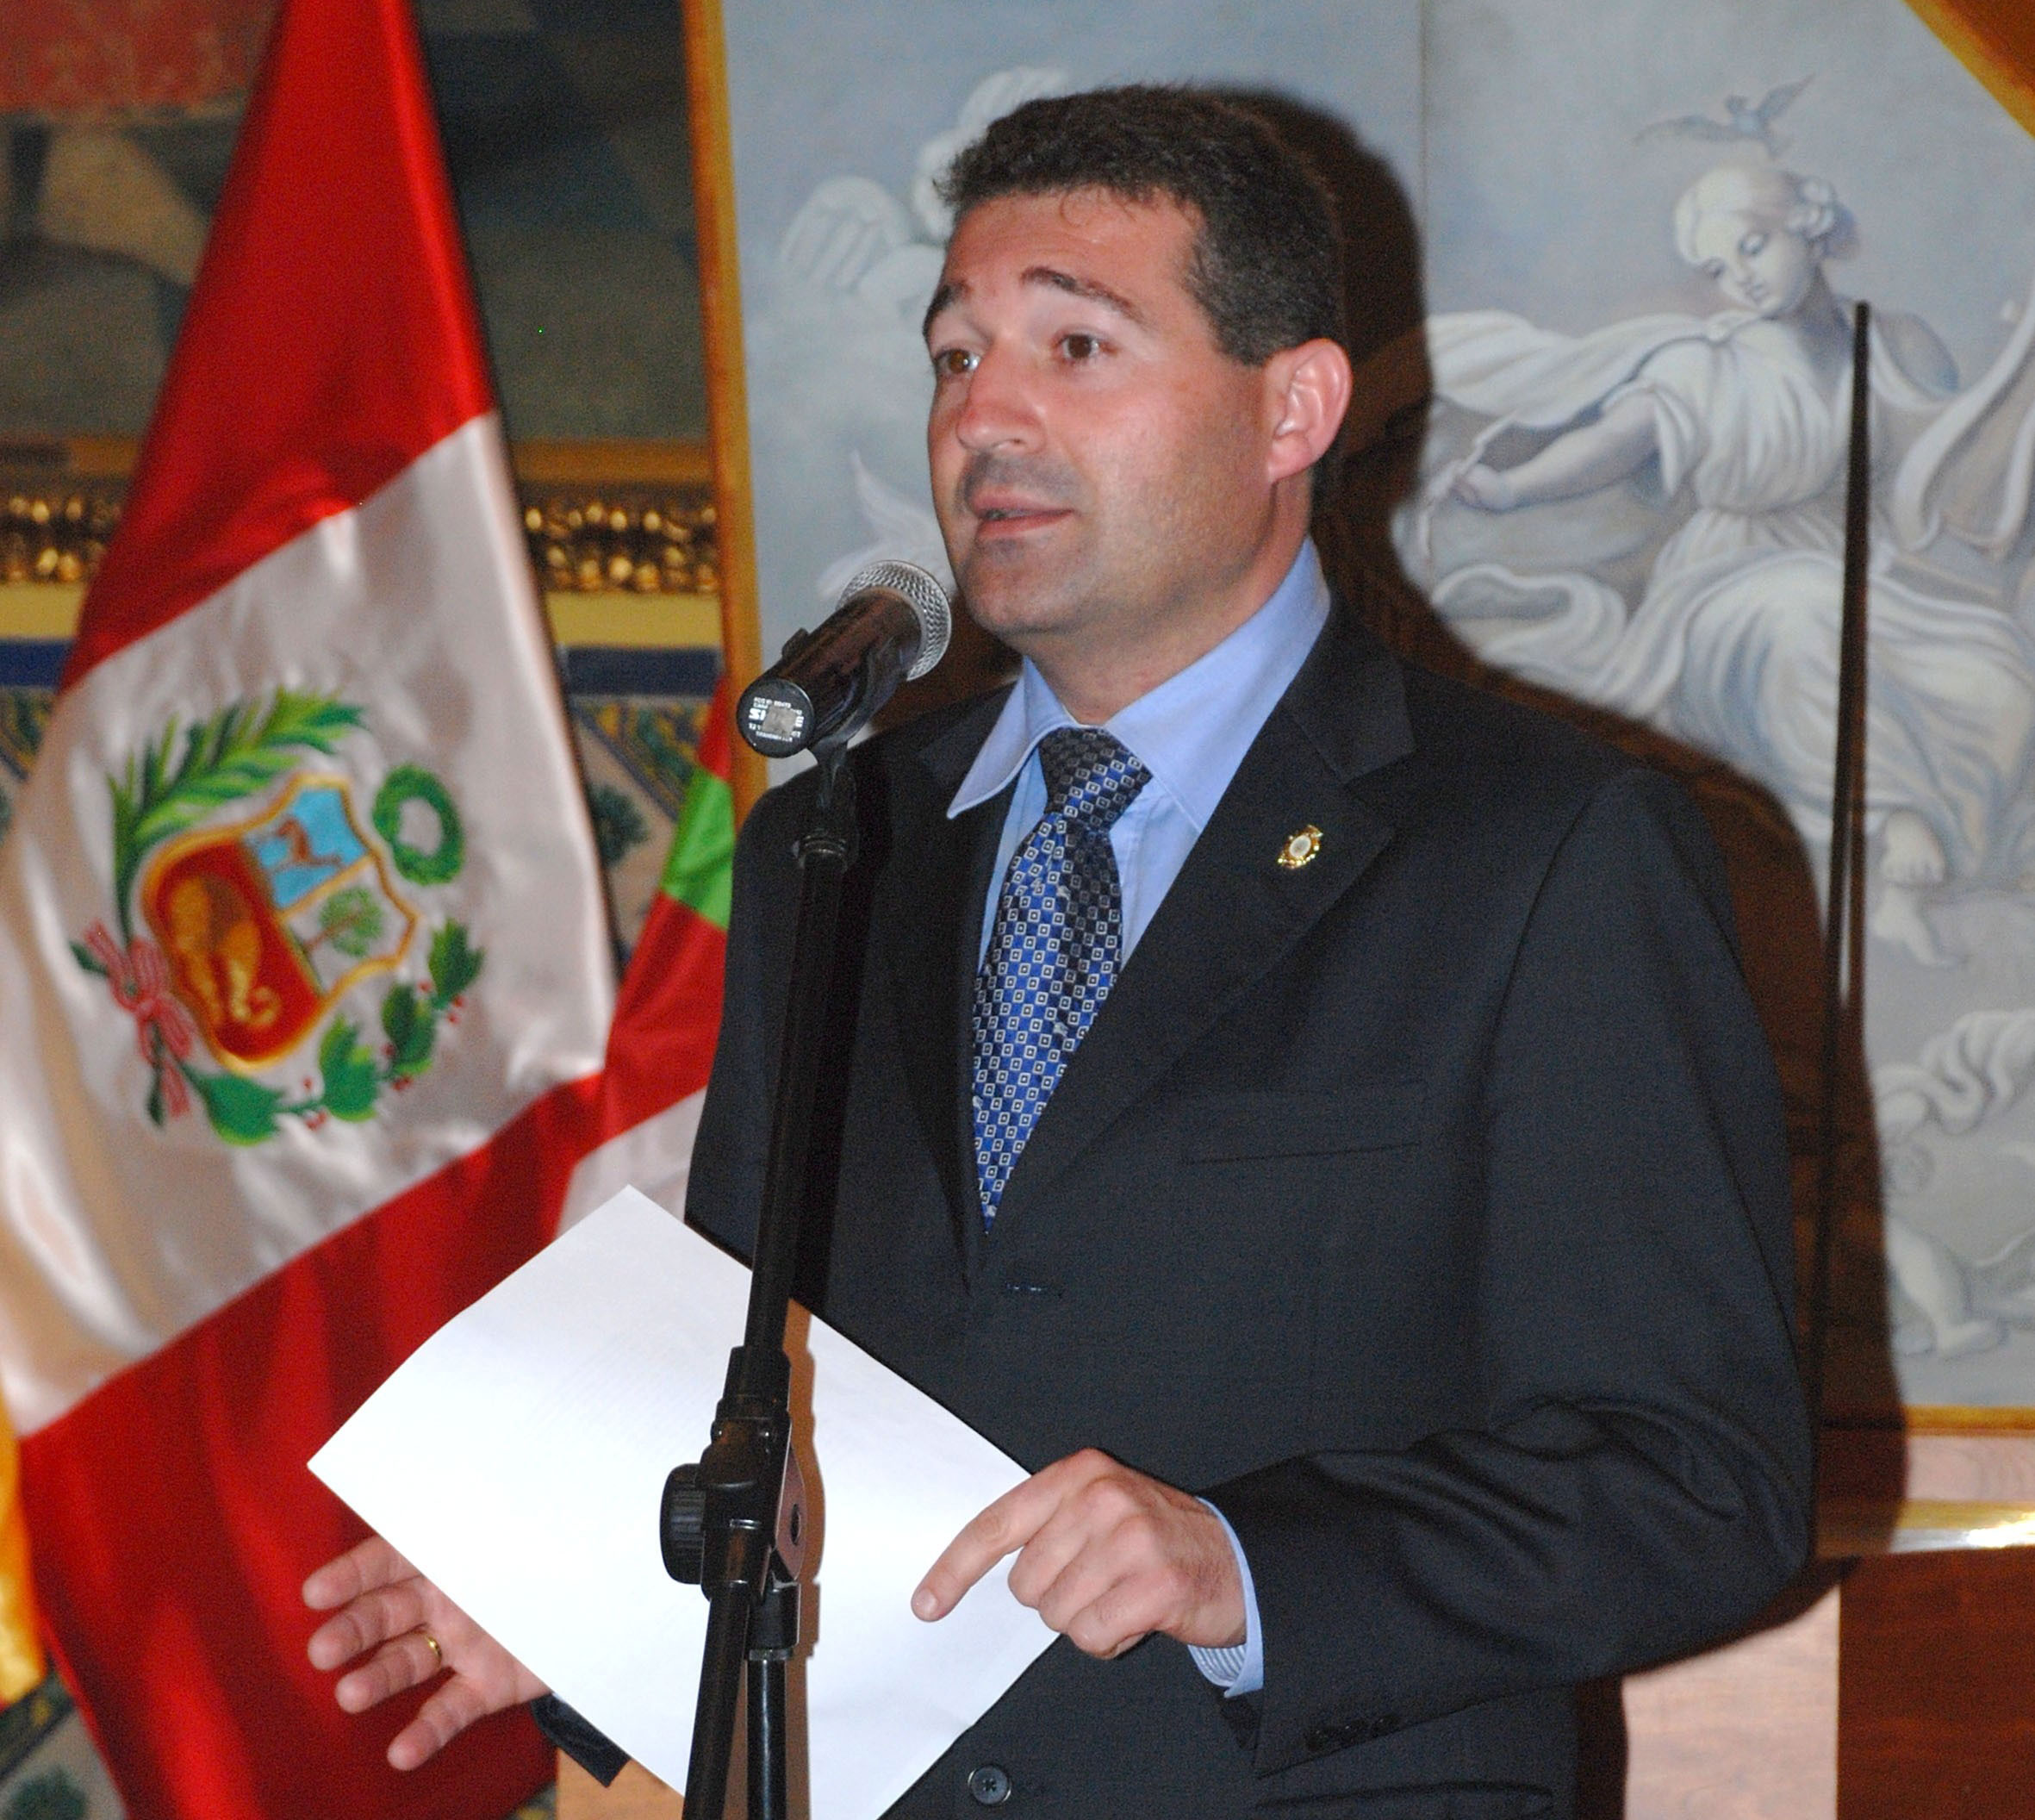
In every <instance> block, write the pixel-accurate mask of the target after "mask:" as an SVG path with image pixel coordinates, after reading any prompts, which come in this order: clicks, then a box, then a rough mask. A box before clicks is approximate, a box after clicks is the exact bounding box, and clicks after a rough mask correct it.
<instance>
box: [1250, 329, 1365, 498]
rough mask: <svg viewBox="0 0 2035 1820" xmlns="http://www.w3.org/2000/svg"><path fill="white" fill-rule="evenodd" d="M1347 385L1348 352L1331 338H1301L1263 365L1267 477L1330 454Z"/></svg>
mask: <svg viewBox="0 0 2035 1820" xmlns="http://www.w3.org/2000/svg"><path fill="white" fill-rule="evenodd" d="M1350 386H1351V380H1350V368H1349V356H1348V355H1347V354H1346V353H1345V352H1343V351H1342V348H1341V346H1340V345H1339V344H1338V343H1336V342H1334V341H1329V340H1315V341H1303V342H1302V343H1301V344H1300V345H1299V346H1298V347H1287V348H1281V349H1280V350H1279V352H1278V353H1276V354H1274V355H1273V357H1272V358H1271V359H1269V360H1267V361H1266V363H1265V402H1266V413H1267V414H1268V415H1269V416H1270V417H1271V419H1272V439H1271V443H1270V446H1268V448H1267V450H1266V478H1267V479H1268V480H1270V481H1272V482H1273V483H1278V482H1279V481H1282V480H1284V479H1285V478H1286V477H1287V476H1288V475H1291V474H1299V473H1303V472H1304V471H1306V470H1307V469H1309V468H1310V467H1312V466H1313V465H1314V464H1315V463H1316V462H1317V461H1319V460H1320V459H1321V458H1322V456H1324V455H1326V454H1327V453H1328V452H1329V449H1330V448H1331V447H1332V446H1334V445H1335V434H1336V432H1337V431H1339V430H1340V429H1341V427H1342V419H1343V415H1344V414H1345V413H1346V412H1347V410H1348V409H1349V397H1350Z"/></svg>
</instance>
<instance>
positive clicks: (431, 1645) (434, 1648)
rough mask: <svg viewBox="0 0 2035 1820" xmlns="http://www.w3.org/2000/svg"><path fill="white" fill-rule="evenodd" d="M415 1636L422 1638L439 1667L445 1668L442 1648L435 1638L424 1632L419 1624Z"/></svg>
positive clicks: (428, 1632)
mask: <svg viewBox="0 0 2035 1820" xmlns="http://www.w3.org/2000/svg"><path fill="white" fill-rule="evenodd" d="M416 1634H417V1635H418V1636H420V1637H421V1638H423V1640H424V1643H425V1646H426V1648H427V1649H429V1650H430V1651H431V1653H432V1654H433V1655H435V1656H436V1657H437V1658H438V1665H439V1667H440V1668H443V1667H445V1648H444V1646H443V1645H442V1644H441V1643H440V1642H439V1640H438V1639H437V1638H436V1637H435V1636H433V1635H432V1634H431V1632H430V1631H428V1630H426V1629H425V1628H424V1626H423V1625H422V1624H419V1625H418V1626H417V1632H416Z"/></svg>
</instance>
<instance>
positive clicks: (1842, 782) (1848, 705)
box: [1802, 302, 1872, 1435]
mask: <svg viewBox="0 0 2035 1820" xmlns="http://www.w3.org/2000/svg"><path fill="white" fill-rule="evenodd" d="M1871 350H1872V310H1871V306H1870V304H1866V303H1863V302H1861V303H1859V304H1858V305H1856V306H1855V308H1854V313H1853V316H1852V327H1851V463H1850V468H1849V471H1848V473H1847V475H1846V478H1845V559H1844V593H1843V617H1842V620H1841V621H1840V625H1839V635H1838V671H1837V750H1836V753H1835V763H1834V767H1833V777H1832V780H1831V793H1830V888H1829V893H1828V898H1827V907H1826V909H1825V913H1824V926H1825V935H1824V943H1823V1082H1822V1088H1823V1092H1822V1105H1821V1106H1820V1119H1819V1131H1818V1134H1817V1142H1818V1149H1819V1152H1820V1155H1819V1157H1818V1163H1819V1178H1818V1182H1817V1199H1816V1224H1815V1231H1814V1241H1815V1243H1814V1253H1813V1256H1812V1261H1811V1264H1810V1269H1809V1295H1808V1323H1807V1326H1808V1332H1807V1335H1806V1337H1805V1349H1806V1354H1807V1356H1806V1357H1805V1359H1804V1361H1803V1373H1802V1375H1803V1381H1804V1386H1805V1388H1806V1390H1807V1393H1808V1406H1809V1414H1810V1417H1811V1419H1812V1420H1813V1421H1814V1423H1815V1424H1816V1430H1817V1432H1818V1434H1819V1435H1820V1433H1821V1430H1822V1424H1823V1417H1824V1405H1825V1397H1826V1392H1827V1361H1826V1358H1825V1356H1824V1355H1825V1352H1826V1350H1827V1347H1828V1344H1829V1339H1830V1297H1831V1287H1830V1277H1831V1268H1832V1257H1833V1252H1834V1250H1835V1247H1836V1241H1837V1225H1838V1222H1839V1219H1840V1218H1841V1216H1842V1212H1843V1209H1842V1207H1841V1206H1840V1201H1841V1199H1842V1182H1841V1179H1840V1178H1841V1175H1842V1171H1841V1169H1840V1167H1839V1150H1840V1147H1841V1144H1842V1141H1843V1140H1842V1133H1841V1131H1840V1129H1839V1125H1840V1119H1839V1101H1840V1100H1841V1098H1842V1094H1843V1086H1844V1069H1845V1036H1846V1033H1847V1032H1848V1031H1849V1030H1850V1029H1851V1027H1852V1026H1853V1025H1854V1024H1855V1021H1856V1016H1857V1013H1858V1007H1859V1002H1860V1000H1861V997H1862V994H1863V988H1864V969H1865V957H1864V926H1865V917H1864V912H1865V869H1864V861H1865V689H1866V636H1865V635H1866V591H1867V569H1868V559H1869V558H1870V545H1871V532H1872V443H1871V416H1872V390H1871V366H1872V352H1871Z"/></svg>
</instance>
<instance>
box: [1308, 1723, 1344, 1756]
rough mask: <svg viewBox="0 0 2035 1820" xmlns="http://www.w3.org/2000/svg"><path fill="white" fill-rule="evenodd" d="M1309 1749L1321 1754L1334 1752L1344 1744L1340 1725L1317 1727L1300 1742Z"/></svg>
mask: <svg viewBox="0 0 2035 1820" xmlns="http://www.w3.org/2000/svg"><path fill="white" fill-rule="evenodd" d="M1300 1742H1302V1743H1303V1744H1304V1745H1305V1746H1306V1747H1307V1748H1308V1749H1310V1750H1311V1751H1315V1752H1316V1753H1319V1752H1321V1751H1324V1750H1334V1749H1335V1748H1337V1747H1338V1746H1339V1745H1341V1743H1342V1742H1343V1736H1342V1728H1341V1726H1340V1725H1317V1726H1316V1727H1315V1729H1314V1730H1312V1731H1310V1732H1309V1733H1308V1735H1307V1736H1305V1737H1304V1738H1303V1739H1301V1741H1300Z"/></svg>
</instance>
